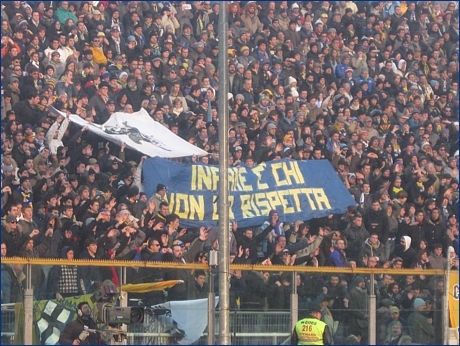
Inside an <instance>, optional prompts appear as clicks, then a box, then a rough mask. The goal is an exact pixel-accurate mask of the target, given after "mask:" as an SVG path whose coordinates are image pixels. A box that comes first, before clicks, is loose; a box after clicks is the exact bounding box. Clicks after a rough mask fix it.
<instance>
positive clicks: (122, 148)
mask: <svg viewBox="0 0 460 346" xmlns="http://www.w3.org/2000/svg"><path fill="white" fill-rule="evenodd" d="M125 148H126V143H125V142H121V151H122V152H123V151H124V150H125Z"/></svg>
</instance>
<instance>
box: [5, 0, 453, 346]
mask: <svg viewBox="0 0 460 346" xmlns="http://www.w3.org/2000/svg"><path fill="white" fill-rule="evenodd" d="M219 11H228V13H229V16H228V17H229V23H228V27H229V30H228V45H229V49H228V51H227V52H219V47H218V39H217V38H218V30H219V26H218V20H219ZM458 27H459V21H458V2H447V1H442V2H436V1H433V2H430V1H419V2H414V1H386V2H383V1H381V2H367V1H363V2H361V1H360V2H351V1H334V2H329V1H319V2H313V1H297V2H287V1H276V2H275V1H270V2H254V1H250V2H228V3H227V6H226V8H220V6H219V3H218V2H212V1H193V2H190V1H181V2H179V1H177V2H169V1H159V2H147V1H127V2H122V1H98V2H97V1H89V2H83V1H75V2H73V1H62V2H54V1H53V2H49V1H45V2H39V1H37V2H35V1H27V2H21V1H13V2H2V31H1V36H2V41H1V42H2V50H1V54H2V75H1V77H2V85H1V88H2V89H1V90H2V115H1V118H2V166H1V171H2V210H3V215H2V249H1V250H2V257H13V256H19V257H26V258H37V257H38V258H69V259H73V258H75V259H77V258H79V259H126V260H139V261H156V262H161V261H164V262H178V263H180V262H184V261H185V262H187V263H191V262H198V263H207V258H208V252H209V250H210V249H216V248H218V242H217V241H216V239H217V235H216V232H215V230H214V231H213V230H211V231H209V229H207V228H205V227H203V228H201V229H188V230H187V229H182V228H181V227H180V219H179V217H178V216H177V215H175V214H170V213H169V210H168V191H167V186H165V185H163V184H159V185H158V187H157V193H156V194H155V195H153V196H147V195H146V194H145V193H144V192H143V177H142V164H143V162H144V160H145V159H146V157H145V156H143V155H142V154H141V153H139V152H136V151H133V150H130V149H129V148H127V147H126V145H125V144H124V143H122V145H121V146H120V145H116V144H114V143H112V142H109V141H107V140H105V139H103V138H102V137H99V136H96V135H94V134H92V133H91V132H90V131H89V130H88V127H79V126H76V125H75V124H73V123H72V122H70V120H69V115H70V114H76V115H78V116H80V117H81V118H83V119H85V120H86V121H88V122H92V123H96V124H103V123H104V122H106V121H107V120H108V119H109V118H110V116H111V115H112V114H114V113H115V112H125V113H134V112H137V111H139V110H140V109H141V108H143V109H145V110H146V111H147V112H148V113H149V115H150V116H151V117H152V119H154V120H155V121H157V122H160V123H161V124H163V125H164V126H165V128H167V129H169V130H171V131H172V132H173V133H175V134H177V135H178V136H180V137H182V138H183V139H185V140H187V141H188V142H190V143H192V144H194V145H196V146H198V147H200V148H202V149H204V150H205V151H207V152H208V153H209V154H208V155H206V156H203V157H195V156H194V157H187V158H182V159H174V160H176V161H180V162H184V163H194V162H201V163H203V164H214V165H215V164H218V163H219V155H218V154H219V134H218V122H219V117H220V116H229V124H230V127H229V128H228V135H229V141H230V144H229V148H228V150H229V152H230V154H231V155H230V159H229V165H230V166H233V167H237V166H239V165H240V164H245V165H247V166H251V167H252V166H254V165H257V164H260V163H262V162H267V161H272V160H278V159H281V158H288V159H293V160H329V161H330V162H331V164H332V166H333V167H334V168H335V169H336V171H337V175H338V177H339V178H340V179H341V180H342V181H343V183H344V185H345V186H346V187H347V189H348V190H349V192H350V194H351V195H352V196H353V198H354V199H355V201H356V205H353V206H349V207H348V211H347V213H345V214H344V215H330V216H329V217H325V218H322V219H313V220H308V221H305V220H299V221H298V222H296V223H293V224H283V223H282V222H280V221H279V214H278V213H279V211H276V210H273V211H272V212H270V215H269V216H268V217H267V221H266V222H265V223H264V224H263V225H260V227H251V228H244V229H243V228H238V224H237V223H236V222H233V223H232V231H231V241H230V246H231V258H230V260H231V262H232V263H251V264H255V263H264V264H266V265H270V264H274V265H275V264H278V265H298V266H305V265H306V266H317V267H321V266H335V267H338V268H341V267H358V268H360V267H371V268H372V267H377V268H379V267H381V268H396V269H398V268H410V269H441V270H444V269H445V268H446V267H447V266H449V267H452V268H458V214H457V211H458V179H459V171H458V163H459V162H458V160H459V151H458V128H459V122H458V121H459V116H458V114H459V95H458V90H459V88H458V72H459V71H458V68H459V63H458V38H459V36H458V35H459V34H458V33H459V31H458V30H459V28H458ZM219 54H228V74H229V84H230V85H229V90H230V93H229V94H228V102H229V105H230V112H229V114H228V115H226V114H225V115H223V114H221V113H220V112H219V109H218V106H219V102H218V100H217V92H218V90H219V80H218V61H217V60H218V55H219ZM49 107H54V108H55V109H57V110H59V111H62V112H64V113H66V114H67V115H66V116H62V115H58V114H56V113H55V112H50V111H49ZM339 270H340V269H338V271H337V274H333V275H323V274H321V275H319V274H318V275H305V274H301V275H298V278H297V282H296V283H295V284H296V285H297V287H298V292H299V296H300V297H299V305H301V306H303V307H304V308H308V306H311V305H312V304H321V306H322V307H323V308H325V309H327V311H329V313H328V314H326V315H327V316H328V318H330V319H331V320H332V322H334V321H339V322H340V323H339V326H340V325H343V326H346V327H347V328H348V331H347V332H343V331H342V332H340V327H339V328H338V329H339V331H337V330H335V332H338V334H337V335H339V334H340V333H341V334H340V336H341V338H342V339H341V341H343V342H345V343H352V342H355V341H356V342H357V343H359V342H362V343H365V341H366V337H367V325H366V323H368V315H366V314H364V313H362V311H361V310H362V309H365V308H366V307H365V306H364V305H362V304H366V301H367V300H366V297H367V296H368V290H367V288H368V286H369V282H368V280H367V278H366V277H365V276H353V275H342V274H340V271H339ZM24 278H25V274H24V273H23V271H22V269H21V268H20V267H19V266H12V265H5V264H2V303H14V302H17V301H21V300H22V296H21V290H20V289H19V288H21V287H22V286H23V285H24ZM127 278H128V282H130V283H141V282H157V281H162V280H172V279H181V280H184V281H185V282H186V283H187V284H186V285H178V286H175V287H173V288H171V289H169V290H168V292H167V295H165V294H164V293H163V292H154V293H152V294H146V295H142V299H143V300H144V301H145V302H146V303H149V304H155V303H159V302H164V301H166V300H183V299H196V298H201V297H207V292H208V289H209V288H208V286H207V285H208V284H207V283H208V278H207V273H205V272H202V271H198V270H197V271H195V272H194V273H193V274H191V273H190V271H187V270H175V271H173V270H156V269H155V270H153V269H149V270H146V269H145V270H143V269H139V270H136V269H135V268H129V269H128V277H127ZM106 279H110V280H112V281H113V282H114V283H115V284H119V281H118V275H117V273H116V271H115V270H114V269H113V267H112V268H111V267H93V266H89V267H78V268H76V267H71V266H54V267H53V266H42V267H41V268H38V270H34V271H33V272H32V285H33V287H34V296H35V298H36V299H37V300H40V299H52V298H55V297H57V298H62V297H70V296H74V295H79V294H82V293H90V292H94V290H95V289H97V288H98V287H99V285H100V283H101V282H103V281H104V280H106ZM377 279H378V280H377V281H378V282H377V284H376V285H377V286H376V287H378V289H377V292H378V304H379V306H380V307H382V308H383V307H385V308H387V310H388V312H389V313H390V315H391V317H392V318H393V319H394V321H385V323H383V324H382V323H381V324H380V325H384V326H385V328H383V330H382V331H381V334H379V342H380V343H383V342H388V343H394V341H395V340H396V339H397V338H403V337H406V339H407V338H409V339H411V340H406V341H404V343H410V342H413V343H418V344H423V343H431V342H436V343H438V342H439V341H440V339H439V337H440V336H439V335H438V334H436V333H435V328H436V322H433V320H435V321H437V323H440V322H439V321H440V320H439V318H440V317H439V314H438V316H437V317H436V314H437V313H438V310H439V309H440V308H439V306H437V307H436V308H435V307H433V308H432V310H433V311H431V315H430V313H429V312H428V313H427V312H426V310H427V309H428V310H430V309H431V307H428V306H429V305H430V304H429V303H430V302H439V301H440V298H439V297H441V296H442V293H443V289H444V288H443V287H441V286H442V284H443V281H442V278H434V277H425V276H424V275H408V276H405V277H402V278H400V277H396V276H395V277H392V276H391V275H380V276H379V277H378V278H377ZM291 281H292V280H291V278H290V276H289V275H286V273H282V274H280V275H274V274H273V273H272V275H270V274H268V275H267V273H260V272H255V271H254V272H248V273H245V272H243V273H241V272H239V271H235V272H233V274H232V278H231V292H230V295H231V306H232V308H237V307H238V308H240V307H241V309H253V310H263V309H264V308H267V307H268V308H269V309H289V305H290V301H289V292H290V291H291V290H292V285H293V284H294V283H292V282H291ZM434 297H438V298H437V300H436V299H435V298H434ZM427 303H428V304H427ZM302 304H303V305H302ZM328 305H329V308H328ZM430 306H431V305H430ZM347 309H350V311H352V315H351V317H350V315H347ZM436 309H438V310H436ZM435 310H436V311H435ZM400 312H401V316H402V317H398V316H399V314H400ZM393 314H396V315H398V316H397V317H396V318H394V316H393ZM323 315H325V314H323ZM396 315H395V316H396ZM433 315H435V316H433ZM329 322H330V321H329ZM326 323H327V321H326ZM421 324H422V325H424V329H423V330H424V331H426V330H429V332H428V334H426V335H424V334H423V333H422V332H421V331H415V332H414V328H411V326H415V325H421ZM328 325H329V324H328ZM398 328H399V334H398ZM336 329H337V328H336ZM393 329H394V331H393ZM392 333H393V334H392ZM361 337H362V338H361ZM355 339H356V340H355ZM399 340H400V339H397V341H398V342H399Z"/></svg>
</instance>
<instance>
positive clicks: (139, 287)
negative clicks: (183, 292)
mask: <svg viewBox="0 0 460 346" xmlns="http://www.w3.org/2000/svg"><path fill="white" fill-rule="evenodd" d="M179 283H183V281H182V280H169V281H161V282H152V283H146V284H127V285H123V286H122V290H123V291H125V292H131V293H146V292H151V291H162V290H164V289H166V288H171V287H173V286H176V285H177V284H179Z"/></svg>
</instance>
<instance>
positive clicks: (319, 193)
mask: <svg viewBox="0 0 460 346" xmlns="http://www.w3.org/2000/svg"><path fill="white" fill-rule="evenodd" d="M312 190H313V195H314V196H315V199H316V204H317V205H318V208H319V209H320V210H323V209H332V207H331V205H330V204H329V199H328V198H327V196H326V194H325V193H324V189H312ZM321 204H324V208H323V206H322V205H321Z"/></svg>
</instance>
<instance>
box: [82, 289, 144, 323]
mask: <svg viewBox="0 0 460 346" xmlns="http://www.w3.org/2000/svg"><path fill="white" fill-rule="evenodd" d="M117 296H118V292H117V288H116V287H115V285H114V284H113V283H112V281H110V280H106V281H104V282H103V284H102V286H101V288H99V290H97V291H96V292H94V294H93V296H92V297H91V301H93V302H94V303H95V306H96V310H97V315H96V322H98V323H104V324H105V325H107V326H119V325H121V324H139V323H143V322H144V307H139V306H135V307H120V306H115V302H116V300H117V299H118V298H117ZM115 298H116V299H115Z"/></svg>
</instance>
